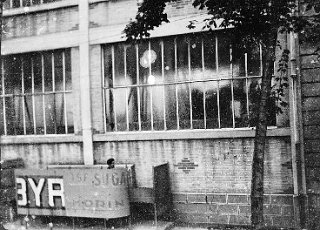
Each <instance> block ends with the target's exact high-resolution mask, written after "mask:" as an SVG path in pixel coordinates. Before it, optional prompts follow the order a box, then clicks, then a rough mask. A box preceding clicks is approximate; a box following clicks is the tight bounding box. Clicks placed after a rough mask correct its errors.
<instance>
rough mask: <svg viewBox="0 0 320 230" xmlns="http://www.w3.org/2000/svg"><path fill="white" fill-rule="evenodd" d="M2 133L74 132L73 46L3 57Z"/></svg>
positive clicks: (0, 124) (0, 128)
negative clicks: (71, 52) (71, 50)
mask: <svg viewBox="0 0 320 230" xmlns="http://www.w3.org/2000/svg"><path fill="white" fill-rule="evenodd" d="M2 67H3V73H2V78H1V87H0V134H2V135H3V134H4V135H28V134H29V135H32V134H67V133H73V114H72V101H71V100H72V99H71V96H72V94H71V89H72V88H71V87H72V86H71V57H70V50H54V51H47V52H37V53H27V54H17V55H9V56H4V57H3V63H2Z"/></svg>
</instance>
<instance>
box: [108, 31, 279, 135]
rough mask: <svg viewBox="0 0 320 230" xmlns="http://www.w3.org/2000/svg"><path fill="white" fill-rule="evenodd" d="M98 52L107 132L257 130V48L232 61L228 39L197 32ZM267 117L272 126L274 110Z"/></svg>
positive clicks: (233, 52) (112, 47)
mask: <svg viewBox="0 0 320 230" xmlns="http://www.w3.org/2000/svg"><path fill="white" fill-rule="evenodd" d="M103 50H104V55H103V56H104V81H103V88H104V101H105V130H106V131H143V130H185V129H222V128H243V127H251V126H253V125H254V117H255V116H254V114H255V113H254V111H255V110H256V109H257V103H256V102H257V99H258V98H259V91H260V83H261V72H262V68H261V66H262V65H261V49H260V48H259V47H256V49H255V50H254V51H253V52H252V53H245V54H242V55H236V54H238V53H237V52H238V51H237V50H236V49H233V48H232V47H231V45H230V43H229V41H228V39H227V37H225V36H222V35H221V36H220V35H216V36H213V35H203V34H198V35H182V36H174V37H167V38H161V39H152V40H149V41H145V42H140V43H138V44H126V43H116V44H107V45H106V46H105V47H104V49H103ZM236 57H237V58H236ZM271 104H273V105H274V104H275V103H274V102H273V103H271ZM269 111H271V112H270V113H269V119H268V120H269V125H270V126H276V114H275V112H274V111H276V109H272V108H271V109H270V110H269Z"/></svg>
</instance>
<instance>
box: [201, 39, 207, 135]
mask: <svg viewBox="0 0 320 230" xmlns="http://www.w3.org/2000/svg"><path fill="white" fill-rule="evenodd" d="M201 57H202V58H201V63H202V79H204V75H205V63H204V44H203V38H201ZM203 85H204V88H203V122H204V129H207V110H206V92H207V85H206V84H204V83H203Z"/></svg>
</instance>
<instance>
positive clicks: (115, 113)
mask: <svg viewBox="0 0 320 230" xmlns="http://www.w3.org/2000/svg"><path fill="white" fill-rule="evenodd" d="M111 57H112V82H113V85H112V87H113V88H111V89H110V90H111V92H112V97H113V98H114V91H115V90H114V82H115V81H114V78H115V66H114V64H115V60H114V45H112V46H111ZM112 106H113V116H114V117H113V120H114V131H115V132H117V131H118V124H117V111H116V107H115V103H114V100H113V104H112Z"/></svg>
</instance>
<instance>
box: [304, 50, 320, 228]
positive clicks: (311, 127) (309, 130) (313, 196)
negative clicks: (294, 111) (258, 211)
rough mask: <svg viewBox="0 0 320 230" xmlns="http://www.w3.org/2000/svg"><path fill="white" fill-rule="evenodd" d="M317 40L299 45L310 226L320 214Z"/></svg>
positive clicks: (319, 112)
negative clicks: (315, 53) (314, 42)
mask: <svg viewBox="0 0 320 230" xmlns="http://www.w3.org/2000/svg"><path fill="white" fill-rule="evenodd" d="M317 46H319V44H309V45H304V46H302V47H301V56H300V60H301V85H302V122H303V132H304V150H305V161H306V182H307V194H308V204H309V227H310V229H317V228H318V227H319V222H320V218H319V214H320V202H319V200H320V181H319V177H320V63H319V60H318V58H317V56H316V55H313V54H312V53H313V52H314V49H315V47H317Z"/></svg>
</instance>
